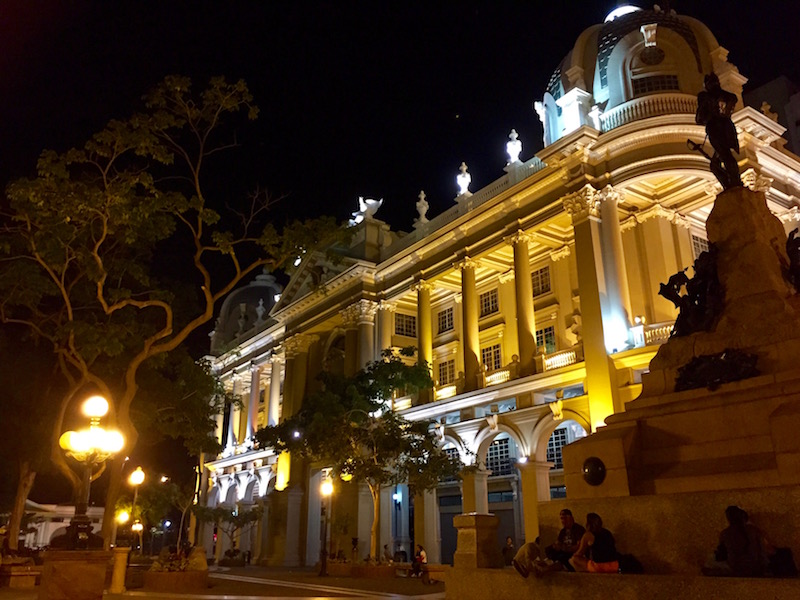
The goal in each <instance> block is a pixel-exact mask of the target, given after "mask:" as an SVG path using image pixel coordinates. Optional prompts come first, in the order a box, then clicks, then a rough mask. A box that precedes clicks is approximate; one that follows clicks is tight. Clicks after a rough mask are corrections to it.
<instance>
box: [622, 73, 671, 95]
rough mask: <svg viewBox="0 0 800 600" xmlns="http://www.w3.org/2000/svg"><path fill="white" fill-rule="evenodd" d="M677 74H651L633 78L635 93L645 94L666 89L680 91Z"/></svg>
mask: <svg viewBox="0 0 800 600" xmlns="http://www.w3.org/2000/svg"><path fill="white" fill-rule="evenodd" d="M678 90H680V88H679V87H678V76H677V75H650V76H648V77H639V78H638V79H634V80H633V95H634V96H644V95H646V94H656V93H658V92H665V91H678Z"/></svg>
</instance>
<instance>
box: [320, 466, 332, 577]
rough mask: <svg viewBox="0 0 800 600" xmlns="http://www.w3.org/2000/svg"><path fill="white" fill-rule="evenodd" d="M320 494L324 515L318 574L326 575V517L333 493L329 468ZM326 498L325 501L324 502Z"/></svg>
mask: <svg viewBox="0 0 800 600" xmlns="http://www.w3.org/2000/svg"><path fill="white" fill-rule="evenodd" d="M319 491H320V493H321V494H322V515H323V516H324V517H325V519H324V521H323V523H322V548H320V551H319V557H320V568H319V576H320V577H327V575H328V517H329V513H330V508H331V500H330V499H331V494H333V480H331V474H330V470H327V471H326V472H325V479H323V480H322V485H321V486H320V488H319ZM326 499H327V502H326Z"/></svg>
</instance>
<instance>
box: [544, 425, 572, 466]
mask: <svg viewBox="0 0 800 600" xmlns="http://www.w3.org/2000/svg"><path fill="white" fill-rule="evenodd" d="M566 445H567V430H566V429H565V428H562V429H556V430H555V431H554V432H553V434H552V435H551V436H550V439H549V440H547V462H551V463H555V466H554V467H553V468H554V469H563V468H564V459H563V458H562V456H561V449H562V448H563V447H564V446H566Z"/></svg>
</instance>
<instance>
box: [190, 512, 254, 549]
mask: <svg viewBox="0 0 800 600" xmlns="http://www.w3.org/2000/svg"><path fill="white" fill-rule="evenodd" d="M193 510H194V514H195V516H196V517H197V520H198V521H202V522H204V523H216V524H217V531H218V532H222V533H223V534H225V537H227V538H228V542H229V545H230V547H231V558H233V556H235V554H236V549H235V547H236V540H238V539H239V538H240V537H241V536H242V535H244V534H246V533H247V532H248V531H250V529H252V528H253V527H254V526H255V525H256V524H258V521H259V519H261V516H262V515H263V514H264V508H263V507H262V506H261V505H256V506H253V507H252V508H248V509H241V508H232V507H230V506H225V505H221V506H215V507H214V508H209V507H208V506H201V505H199V504H197V505H195V506H194V508H193Z"/></svg>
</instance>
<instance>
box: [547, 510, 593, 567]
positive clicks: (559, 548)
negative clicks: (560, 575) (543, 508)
mask: <svg viewBox="0 0 800 600" xmlns="http://www.w3.org/2000/svg"><path fill="white" fill-rule="evenodd" d="M558 516H559V518H560V519H561V531H559V532H558V539H557V540H556V541H555V543H554V544H551V545H550V546H547V548H545V549H544V553H545V556H547V558H549V559H550V560H552V561H553V567H554V568H552V569H548V570H561V569H564V568H566V569H567V570H568V571H573V570H574V569H573V568H572V566H571V565H570V564H569V559H570V558H571V557H572V555H573V554H574V553H575V550H577V549H578V544H579V543H580V541H581V538H582V537H583V534H584V533H585V531H586V530H585V529H584V528H583V527H582V526H580V525H578V524H577V523H576V522H575V518H574V517H573V516H572V511H571V510H570V509H568V508H565V509H564V510H562V511H561V512H560V513H559V515H558ZM556 565H557V566H556Z"/></svg>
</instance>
